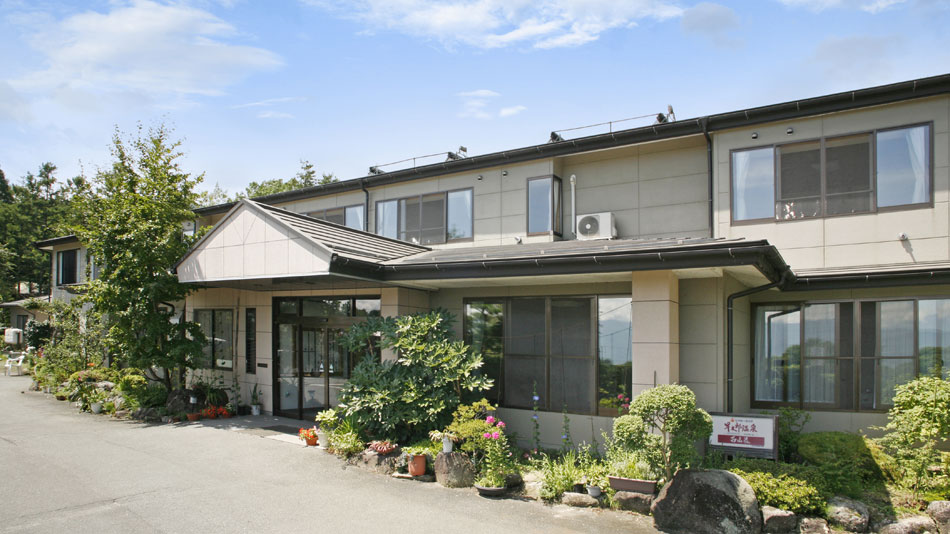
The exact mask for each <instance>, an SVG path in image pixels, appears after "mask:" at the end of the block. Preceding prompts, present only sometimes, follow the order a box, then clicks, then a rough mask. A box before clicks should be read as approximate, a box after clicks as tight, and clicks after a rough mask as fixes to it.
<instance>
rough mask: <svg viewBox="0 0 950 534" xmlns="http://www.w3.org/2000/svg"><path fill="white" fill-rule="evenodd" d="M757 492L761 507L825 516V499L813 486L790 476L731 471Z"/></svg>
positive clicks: (756, 495)
mask: <svg viewBox="0 0 950 534" xmlns="http://www.w3.org/2000/svg"><path fill="white" fill-rule="evenodd" d="M730 471H732V472H733V473H735V474H737V475H739V476H740V477H742V478H744V479H745V480H746V482H748V483H749V485H750V486H752V489H753V491H755V497H756V499H758V501H759V506H774V507H776V508H781V509H782V510H788V511H790V512H795V513H796V514H801V515H818V516H820V515H824V513H825V499H824V498H823V497H822V495H821V493H820V492H819V491H818V489H817V488H815V487H814V486H813V485H811V484H809V483H808V482H807V481H805V480H801V479H798V478H795V477H793V476H790V475H785V474H782V475H778V476H775V475H773V474H771V473H765V472H745V471H742V470H739V469H731V470H730Z"/></svg>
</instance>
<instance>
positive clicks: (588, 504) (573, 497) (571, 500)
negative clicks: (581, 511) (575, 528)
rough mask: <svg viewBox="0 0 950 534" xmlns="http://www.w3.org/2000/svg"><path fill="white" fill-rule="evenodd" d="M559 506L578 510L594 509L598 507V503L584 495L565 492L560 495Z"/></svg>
mask: <svg viewBox="0 0 950 534" xmlns="http://www.w3.org/2000/svg"><path fill="white" fill-rule="evenodd" d="M561 504H566V505H568V506H577V507H579V508H595V507H597V506H599V505H600V501H598V500H597V499H595V498H593V497H591V496H590V495H588V494H586V493H574V492H572V491H566V492H564V494H563V495H561Z"/></svg>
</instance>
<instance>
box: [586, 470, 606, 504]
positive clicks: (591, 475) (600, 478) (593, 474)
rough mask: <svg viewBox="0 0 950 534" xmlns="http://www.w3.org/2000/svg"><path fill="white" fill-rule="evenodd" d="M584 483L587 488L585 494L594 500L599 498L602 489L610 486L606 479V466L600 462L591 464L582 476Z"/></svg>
mask: <svg viewBox="0 0 950 534" xmlns="http://www.w3.org/2000/svg"><path fill="white" fill-rule="evenodd" d="M584 482H585V485H586V486H587V494H588V495H590V496H591V497H593V498H595V499H596V498H599V497H600V495H601V493H603V489H604V488H606V487H607V486H608V485H609V484H610V482H609V481H608V479H607V466H606V465H604V464H602V463H600V462H594V463H593V464H591V465H590V466H589V467H588V468H587V472H586V473H585V474H584Z"/></svg>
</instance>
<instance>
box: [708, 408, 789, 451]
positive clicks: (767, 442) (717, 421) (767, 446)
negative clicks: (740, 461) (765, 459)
mask: <svg viewBox="0 0 950 534" xmlns="http://www.w3.org/2000/svg"><path fill="white" fill-rule="evenodd" d="M712 419H713V432H712V435H711V436H710V437H709V445H710V446H713V447H720V448H725V449H739V450H745V451H749V452H756V453H758V454H757V455H767V456H768V455H770V454H769V453H770V451H774V449H775V444H776V443H775V417H774V416H771V415H763V416H756V415H737V414H712Z"/></svg>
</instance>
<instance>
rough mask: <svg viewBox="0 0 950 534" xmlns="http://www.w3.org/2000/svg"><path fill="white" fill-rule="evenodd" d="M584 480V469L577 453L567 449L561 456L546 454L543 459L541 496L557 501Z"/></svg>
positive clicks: (547, 499)
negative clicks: (552, 456)
mask: <svg viewBox="0 0 950 534" xmlns="http://www.w3.org/2000/svg"><path fill="white" fill-rule="evenodd" d="M583 481H584V470H583V469H582V468H581V466H579V465H578V462H577V453H575V452H574V451H573V450H570V451H567V452H566V453H565V454H564V455H563V456H561V457H560V458H551V457H550V456H545V457H544V458H543V459H542V460H541V498H542V499H544V500H546V501H555V500H558V499H560V498H561V495H563V494H564V492H565V491H570V490H571V488H573V487H574V484H580V483H582V482H583Z"/></svg>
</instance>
